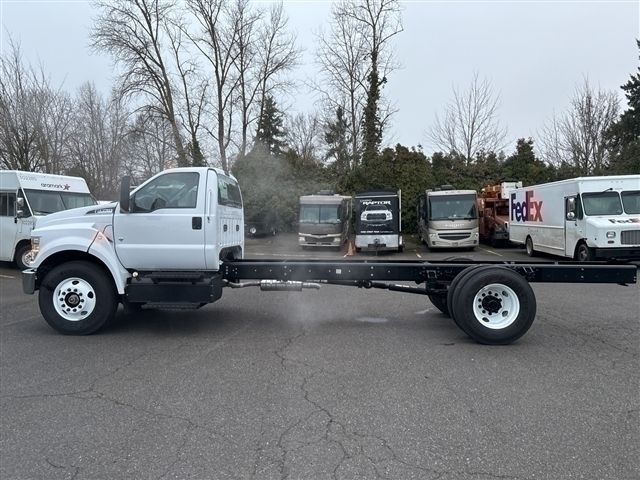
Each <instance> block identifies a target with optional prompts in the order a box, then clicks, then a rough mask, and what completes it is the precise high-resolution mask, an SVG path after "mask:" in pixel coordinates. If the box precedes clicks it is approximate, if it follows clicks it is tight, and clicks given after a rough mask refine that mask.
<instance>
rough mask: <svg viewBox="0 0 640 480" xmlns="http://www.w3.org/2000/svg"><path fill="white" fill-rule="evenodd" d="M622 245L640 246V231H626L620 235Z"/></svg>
mask: <svg viewBox="0 0 640 480" xmlns="http://www.w3.org/2000/svg"><path fill="white" fill-rule="evenodd" d="M620 243H621V244H622V245H640V230H624V231H623V232H622V233H620Z"/></svg>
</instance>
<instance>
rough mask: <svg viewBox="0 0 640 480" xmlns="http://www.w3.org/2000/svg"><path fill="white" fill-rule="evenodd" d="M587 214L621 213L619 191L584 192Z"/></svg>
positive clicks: (583, 197)
mask: <svg viewBox="0 0 640 480" xmlns="http://www.w3.org/2000/svg"><path fill="white" fill-rule="evenodd" d="M582 203H583V205H584V213H585V215H620V214H621V213H622V204H621V203H620V195H618V192H598V193H595V192H594V193H583V194H582Z"/></svg>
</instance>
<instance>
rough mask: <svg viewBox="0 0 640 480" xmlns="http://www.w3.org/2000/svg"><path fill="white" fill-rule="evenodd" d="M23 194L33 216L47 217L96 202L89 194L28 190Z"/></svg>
mask: <svg viewBox="0 0 640 480" xmlns="http://www.w3.org/2000/svg"><path fill="white" fill-rule="evenodd" d="M24 193H25V195H26V197H27V201H28V202H29V206H30V207H31V211H32V212H33V214H34V215H47V214H48V213H55V212H60V211H62V210H69V209H70V208H78V207H87V206H89V205H96V201H95V200H94V198H93V197H92V196H91V194H89V193H71V192H56V191H49V190H28V189H27V190H25V191H24Z"/></svg>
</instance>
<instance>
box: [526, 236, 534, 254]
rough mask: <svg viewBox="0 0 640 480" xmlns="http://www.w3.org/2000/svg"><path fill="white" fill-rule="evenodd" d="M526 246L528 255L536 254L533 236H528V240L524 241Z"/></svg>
mask: <svg viewBox="0 0 640 480" xmlns="http://www.w3.org/2000/svg"><path fill="white" fill-rule="evenodd" d="M524 248H526V249H527V255H529V256H530V257H535V256H536V251H535V249H534V248H533V240H532V239H531V237H527V240H526V241H525V242H524Z"/></svg>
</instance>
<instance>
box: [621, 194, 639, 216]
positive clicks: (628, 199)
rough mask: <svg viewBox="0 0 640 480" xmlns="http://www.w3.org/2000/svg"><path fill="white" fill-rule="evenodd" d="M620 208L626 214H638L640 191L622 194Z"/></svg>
mask: <svg viewBox="0 0 640 480" xmlns="http://www.w3.org/2000/svg"><path fill="white" fill-rule="evenodd" d="M622 206H623V207H624V211H625V212H626V213H640V190H634V191H631V192H622Z"/></svg>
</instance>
